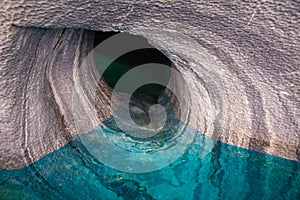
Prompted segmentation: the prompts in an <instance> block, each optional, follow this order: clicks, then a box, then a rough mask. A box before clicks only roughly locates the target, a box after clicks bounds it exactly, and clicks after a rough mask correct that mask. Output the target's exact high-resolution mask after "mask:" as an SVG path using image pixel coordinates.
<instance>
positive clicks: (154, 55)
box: [94, 32, 173, 126]
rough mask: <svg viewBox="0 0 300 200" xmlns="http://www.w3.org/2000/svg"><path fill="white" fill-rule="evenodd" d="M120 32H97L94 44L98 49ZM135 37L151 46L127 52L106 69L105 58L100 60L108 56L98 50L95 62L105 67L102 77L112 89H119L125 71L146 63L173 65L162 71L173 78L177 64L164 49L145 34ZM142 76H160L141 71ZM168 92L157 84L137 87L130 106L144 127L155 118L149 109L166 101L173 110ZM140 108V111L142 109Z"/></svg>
mask: <svg viewBox="0 0 300 200" xmlns="http://www.w3.org/2000/svg"><path fill="white" fill-rule="evenodd" d="M118 33H119V32H96V33H95V38H94V47H95V48H96V47H97V46H98V45H99V44H101V43H102V42H103V41H105V40H106V39H108V38H110V37H112V36H114V35H116V34H118ZM135 38H136V40H135ZM134 40H135V41H134V42H137V43H139V44H141V46H146V47H148V48H141V49H136V50H134V51H129V52H125V53H124V54H123V55H121V56H119V57H118V58H116V59H114V60H111V64H110V65H109V66H108V67H107V68H106V69H105V70H102V69H101V67H102V66H100V64H99V63H101V61H100V62H99V61H97V59H107V57H102V55H97V54H96V53H95V63H96V65H97V67H98V68H100V70H102V71H101V73H102V79H103V80H104V81H105V82H106V84H107V85H108V86H109V87H110V88H111V89H112V90H116V88H115V85H116V84H117V82H118V81H119V79H120V78H121V77H122V76H124V74H126V73H127V72H129V71H130V70H131V69H133V68H135V67H138V66H141V65H143V64H149V63H158V64H162V65H164V66H168V67H170V71H169V72H165V73H164V74H161V76H162V77H163V78H164V80H170V76H171V66H173V64H172V62H171V61H170V59H169V58H168V57H167V56H165V55H164V54H163V53H162V52H161V51H159V50H158V49H156V48H155V47H153V46H152V45H151V44H149V42H148V40H147V39H146V38H144V37H142V36H134ZM108 48H118V47H108ZM108 59H109V58H108ZM138 76H140V77H148V78H151V79H155V78H158V77H155V75H154V74H151V72H150V73H149V71H148V72H147V73H144V72H141V74H138ZM159 78H161V77H159ZM166 91H168V89H167V88H166V87H165V86H163V85H159V84H154V83H153V84H152V83H151V84H145V85H142V86H141V87H139V88H138V89H136V90H135V91H134V93H133V94H132V95H131V97H130V106H129V109H130V115H131V118H132V120H133V121H134V122H135V123H136V124H139V125H140V126H145V125H147V124H148V123H150V121H151V120H150V117H149V114H148V111H149V108H150V107H151V106H152V105H154V104H157V103H160V104H164V105H163V106H164V107H168V109H169V111H170V110H172V109H173V108H172V105H171V104H170V100H169V97H168V95H166V93H165V92H166ZM137 108H138V110H139V111H138V112H137ZM141 111H142V112H141Z"/></svg>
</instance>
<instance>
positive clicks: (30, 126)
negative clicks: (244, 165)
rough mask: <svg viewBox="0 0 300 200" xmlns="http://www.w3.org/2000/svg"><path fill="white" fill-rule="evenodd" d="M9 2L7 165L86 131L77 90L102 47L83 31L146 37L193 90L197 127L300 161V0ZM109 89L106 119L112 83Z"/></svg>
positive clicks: (2, 59) (3, 35)
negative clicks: (75, 116) (73, 92)
mask: <svg viewBox="0 0 300 200" xmlns="http://www.w3.org/2000/svg"><path fill="white" fill-rule="evenodd" d="M0 8H1V13H0V22H1V30H0V39H1V42H0V51H1V55H0V63H1V65H0V106H1V112H0V141H1V146H0V167H1V168H16V167H22V166H24V165H26V164H28V163H30V162H33V161H35V160H37V159H38V158H40V157H41V156H43V155H45V154H47V153H49V152H51V151H53V150H55V149H57V148H59V147H61V146H62V145H63V144H65V143H66V142H67V138H69V136H70V134H76V131H75V128H74V124H73V121H72V113H71V112H70V110H71V107H72V102H71V101H70V88H71V87H72V84H73V80H72V79H73V73H74V72H76V70H77V69H78V67H79V66H80V64H81V62H82V60H83V58H84V57H85V56H86V54H87V53H88V52H89V51H90V50H91V48H92V44H93V39H92V37H93V32H92V31H85V30H83V29H89V30H100V31H128V32H130V33H134V34H139V35H142V36H144V37H146V38H147V39H148V40H149V41H150V42H151V43H152V44H153V45H154V46H156V47H157V48H159V49H161V50H162V51H164V52H166V54H167V55H168V56H169V58H170V59H171V60H172V61H173V62H174V63H175V65H176V67H177V68H178V70H179V71H180V72H181V73H182V74H183V76H184V77H186V78H187V80H188V83H189V86H190V88H191V91H193V92H192V94H191V96H192V105H191V106H192V107H193V111H192V112H191V116H190V120H189V124H190V125H192V126H193V127H195V128H197V129H198V130H199V131H201V132H203V133H205V134H207V135H209V136H213V137H215V138H216V139H220V140H221V141H223V142H226V143H229V144H233V145H237V146H240V147H246V148H251V149H255V150H258V151H262V152H267V153H270V154H272V155H275V156H280V157H284V158H288V159H293V160H300V150H299V149H300V128H299V123H300V112H299V109H300V96H299V95H300V78H299V77H300V76H299V75H300V69H299V68H300V66H299V64H300V56H299V52H300V37H299V32H300V31H299V26H300V25H299V8H300V3H299V2H297V1H287V2H275V1H257V2H252V1H246V2H242V1H230V2H228V1H221V0H218V1H214V2H199V1H191V0H189V1H147V2H143V1H129V2H127V1H113V2H111V1H101V2H95V1H86V2H80V1H74V0H71V1H52V2H49V1H7V0H4V1H1V3H0ZM32 27H42V28H47V29H41V28H32ZM50 28H51V29H50ZM74 28H78V29H74ZM172 33H174V34H173V35H172ZM182 35H183V36H182ZM179 36H180V37H179ZM183 37H186V39H185V40H183V39H182V38H183ZM183 41H188V42H187V43H184V42H183ZM191 44H193V45H191ZM194 44H195V45H194ZM101 90H102V91H103V93H102V94H101V93H100V96H99V99H98V101H99V102H102V104H103V105H102V106H101V105H100V106H99V107H102V108H103V110H102V111H101V114H100V116H101V118H103V119H105V118H107V117H108V116H109V114H110V108H109V106H108V105H107V102H108V101H107V99H106V100H105V97H106V94H107V93H108V92H107V91H108V90H109V89H108V88H107V86H106V85H105V84H103V85H102V89H101ZM101 96H102V97H101ZM101 99H103V101H101ZM62 116H63V117H62ZM62 119H63V120H62ZM66 126H67V128H66Z"/></svg>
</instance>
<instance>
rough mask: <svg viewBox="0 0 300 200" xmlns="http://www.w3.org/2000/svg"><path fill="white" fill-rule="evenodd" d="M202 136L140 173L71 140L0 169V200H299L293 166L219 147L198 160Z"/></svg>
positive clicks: (299, 176) (297, 169)
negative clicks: (117, 167) (96, 155)
mask: <svg viewBox="0 0 300 200" xmlns="http://www.w3.org/2000/svg"><path fill="white" fill-rule="evenodd" d="M102 131H103V130H102ZM89 134H94V133H93V132H91V133H89ZM204 137H206V136H204V135H203V134H200V133H199V134H197V137H196V138H195V140H194V142H193V144H192V145H190V146H189V148H188V149H187V151H186V152H185V153H184V154H183V155H182V156H181V157H180V158H179V159H178V160H176V161H175V162H174V163H172V164H171V165H169V166H167V167H165V168H162V169H160V170H158V171H153V172H149V173H140V174H132V173H125V172H120V171H117V170H114V169H112V168H110V167H108V166H105V165H103V164H102V163H100V162H99V161H97V160H96V159H94V158H93V157H92V156H91V155H90V154H89V152H88V151H87V150H86V149H85V147H84V146H83V145H82V144H81V142H80V140H79V138H78V137H75V138H74V139H73V140H72V141H71V142H70V143H68V144H67V145H65V146H64V147H62V148H60V149H58V150H56V151H54V152H52V153H51V154H49V155H47V156H45V157H43V158H41V159H40V160H39V161H37V162H35V163H33V164H31V165H29V166H27V167H24V168H22V169H17V170H3V169H0V199H112V200H113V199H126V200H127V199H128V200H134V199H139V200H142V199H158V200H159V199H163V200H168V199H172V200H176V199H184V200H189V199H195V200H196V199H205V200H206V199H255V200H257V199H298V200H299V199H300V163H299V162H293V161H289V160H285V159H281V158H277V157H274V156H270V155H267V154H263V153H259V152H255V151H251V150H247V149H243V148H238V147H235V146H231V145H227V144H224V143H221V142H217V143H215V145H214V147H213V149H212V151H211V152H210V153H208V154H207V155H206V156H204V157H199V152H200V150H201V144H202V142H201V141H203V138H204Z"/></svg>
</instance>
